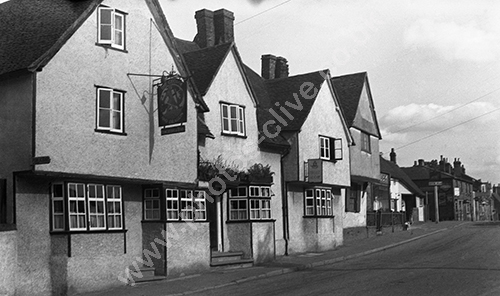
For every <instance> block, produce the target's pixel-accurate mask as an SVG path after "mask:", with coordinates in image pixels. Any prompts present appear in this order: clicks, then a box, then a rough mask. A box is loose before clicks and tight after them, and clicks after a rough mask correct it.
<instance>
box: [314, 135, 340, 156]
mask: <svg viewBox="0 0 500 296" xmlns="http://www.w3.org/2000/svg"><path fill="white" fill-rule="evenodd" d="M319 158H321V159H324V160H333V161H336V160H342V139H336V138H330V137H324V136H319Z"/></svg>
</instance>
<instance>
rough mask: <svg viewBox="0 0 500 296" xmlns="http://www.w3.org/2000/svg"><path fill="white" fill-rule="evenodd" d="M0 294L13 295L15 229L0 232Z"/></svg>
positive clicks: (14, 289) (14, 281)
mask: <svg viewBox="0 0 500 296" xmlns="http://www.w3.org/2000/svg"><path fill="white" fill-rule="evenodd" d="M0 254H1V255H0V270H2V272H0V295H6V296H11V295H15V291H16V269H17V231H3V232H0Z"/></svg>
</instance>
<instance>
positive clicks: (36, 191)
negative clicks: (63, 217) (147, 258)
mask: <svg viewBox="0 0 500 296" xmlns="http://www.w3.org/2000/svg"><path fill="white" fill-rule="evenodd" d="M57 181H61V180H57ZM50 182H51V180H49V179H43V178H35V177H29V178H26V179H23V178H19V179H18V180H17V195H16V202H17V205H16V209H17V216H18V220H17V228H18V244H17V248H18V266H17V277H16V278H17V287H16V288H17V291H16V292H17V293H18V295H73V294H76V293H83V292H89V291H95V290H102V289H106V288H109V287H113V286H119V285H124V283H123V282H122V281H120V280H119V277H126V273H125V269H126V268H127V267H128V266H132V265H133V262H134V261H135V260H136V259H135V258H136V257H138V256H139V257H141V256H142V239H141V238H142V230H141V224H140V220H141V219H142V204H141V199H142V194H141V192H142V188H141V186H139V185H126V184H125V185H122V189H123V201H124V206H123V207H124V211H123V212H124V216H125V226H126V229H127V232H126V234H124V233H83V234H71V237H68V234H50V229H49V225H50V223H49V219H50V209H49V204H50V196H49V188H50ZM125 235H126V246H125V245H124V243H125V237H124V236H125ZM68 245H69V246H70V249H68ZM125 247H126V253H125ZM69 254H70V256H69Z"/></svg>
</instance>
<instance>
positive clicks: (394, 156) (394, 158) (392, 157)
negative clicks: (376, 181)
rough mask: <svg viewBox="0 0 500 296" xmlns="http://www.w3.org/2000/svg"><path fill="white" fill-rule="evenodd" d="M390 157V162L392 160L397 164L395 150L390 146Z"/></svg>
mask: <svg viewBox="0 0 500 296" xmlns="http://www.w3.org/2000/svg"><path fill="white" fill-rule="evenodd" d="M389 156H390V158H391V162H393V163H394V164H398V163H397V162H396V152H394V148H391V153H390V154H389Z"/></svg>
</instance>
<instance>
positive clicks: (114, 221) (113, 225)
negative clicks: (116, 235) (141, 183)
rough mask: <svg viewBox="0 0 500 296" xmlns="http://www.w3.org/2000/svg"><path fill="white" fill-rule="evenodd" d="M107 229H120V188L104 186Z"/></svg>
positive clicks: (121, 210)
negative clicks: (105, 191)
mask: <svg viewBox="0 0 500 296" xmlns="http://www.w3.org/2000/svg"><path fill="white" fill-rule="evenodd" d="M106 190H107V194H106V197H107V209H108V214H107V215H108V229H122V228H123V226H122V213H123V209H122V188H121V187H120V186H106Z"/></svg>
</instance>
